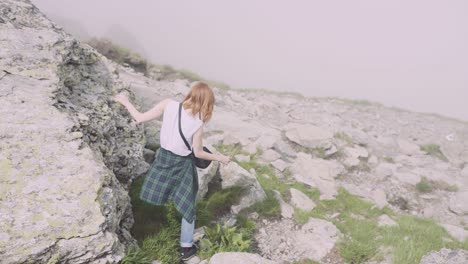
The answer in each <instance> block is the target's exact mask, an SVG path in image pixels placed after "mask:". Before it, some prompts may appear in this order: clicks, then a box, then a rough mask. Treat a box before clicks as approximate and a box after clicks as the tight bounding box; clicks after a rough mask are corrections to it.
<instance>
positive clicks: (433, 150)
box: [419, 144, 448, 161]
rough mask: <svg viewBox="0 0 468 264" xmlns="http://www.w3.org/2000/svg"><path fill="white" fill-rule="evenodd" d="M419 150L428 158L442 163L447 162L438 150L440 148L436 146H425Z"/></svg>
mask: <svg viewBox="0 0 468 264" xmlns="http://www.w3.org/2000/svg"><path fill="white" fill-rule="evenodd" d="M419 148H420V149H421V150H422V151H424V152H426V154H428V155H430V156H433V157H436V158H438V159H440V160H442V161H448V159H447V157H446V156H445V155H444V153H442V151H441V150H440V146H439V145H437V144H425V145H421V146H420V147H419Z"/></svg>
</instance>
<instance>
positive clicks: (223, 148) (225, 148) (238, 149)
mask: <svg viewBox="0 0 468 264" xmlns="http://www.w3.org/2000/svg"><path fill="white" fill-rule="evenodd" d="M214 147H215V148H216V150H218V151H219V152H220V153H221V154H223V155H227V156H230V157H234V156H236V155H239V154H242V155H249V153H247V152H246V151H244V150H242V145H241V144H235V145H223V144H219V145H215V146H214Z"/></svg>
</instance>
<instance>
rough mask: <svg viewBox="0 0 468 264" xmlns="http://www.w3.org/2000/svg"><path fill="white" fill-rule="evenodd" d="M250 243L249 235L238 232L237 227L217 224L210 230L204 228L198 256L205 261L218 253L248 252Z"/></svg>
mask: <svg viewBox="0 0 468 264" xmlns="http://www.w3.org/2000/svg"><path fill="white" fill-rule="evenodd" d="M251 243H252V241H251V238H250V235H249V234H247V233H243V231H242V230H238V227H237V226H233V227H226V226H221V225H220V224H217V225H215V226H213V227H211V228H207V227H205V238H203V239H202V240H201V247H200V251H199V255H200V257H201V258H202V259H206V258H209V257H211V256H213V255H214V254H216V253H219V252H249V251H250V245H251Z"/></svg>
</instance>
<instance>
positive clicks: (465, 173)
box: [461, 166, 468, 178]
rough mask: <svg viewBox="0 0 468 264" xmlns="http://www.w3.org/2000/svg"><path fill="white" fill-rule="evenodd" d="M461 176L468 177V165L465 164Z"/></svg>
mask: <svg viewBox="0 0 468 264" xmlns="http://www.w3.org/2000/svg"><path fill="white" fill-rule="evenodd" d="M461 176H462V177H465V178H468V166H465V167H464V168H463V170H462V171H461Z"/></svg>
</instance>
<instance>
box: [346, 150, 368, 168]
mask: <svg viewBox="0 0 468 264" xmlns="http://www.w3.org/2000/svg"><path fill="white" fill-rule="evenodd" d="M344 153H345V156H346V157H345V159H344V160H343V164H344V165H345V166H347V167H353V166H357V165H359V163H360V158H367V157H368V156H369V153H368V152H367V150H366V149H365V148H363V147H360V146H354V147H345V148H344Z"/></svg>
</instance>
